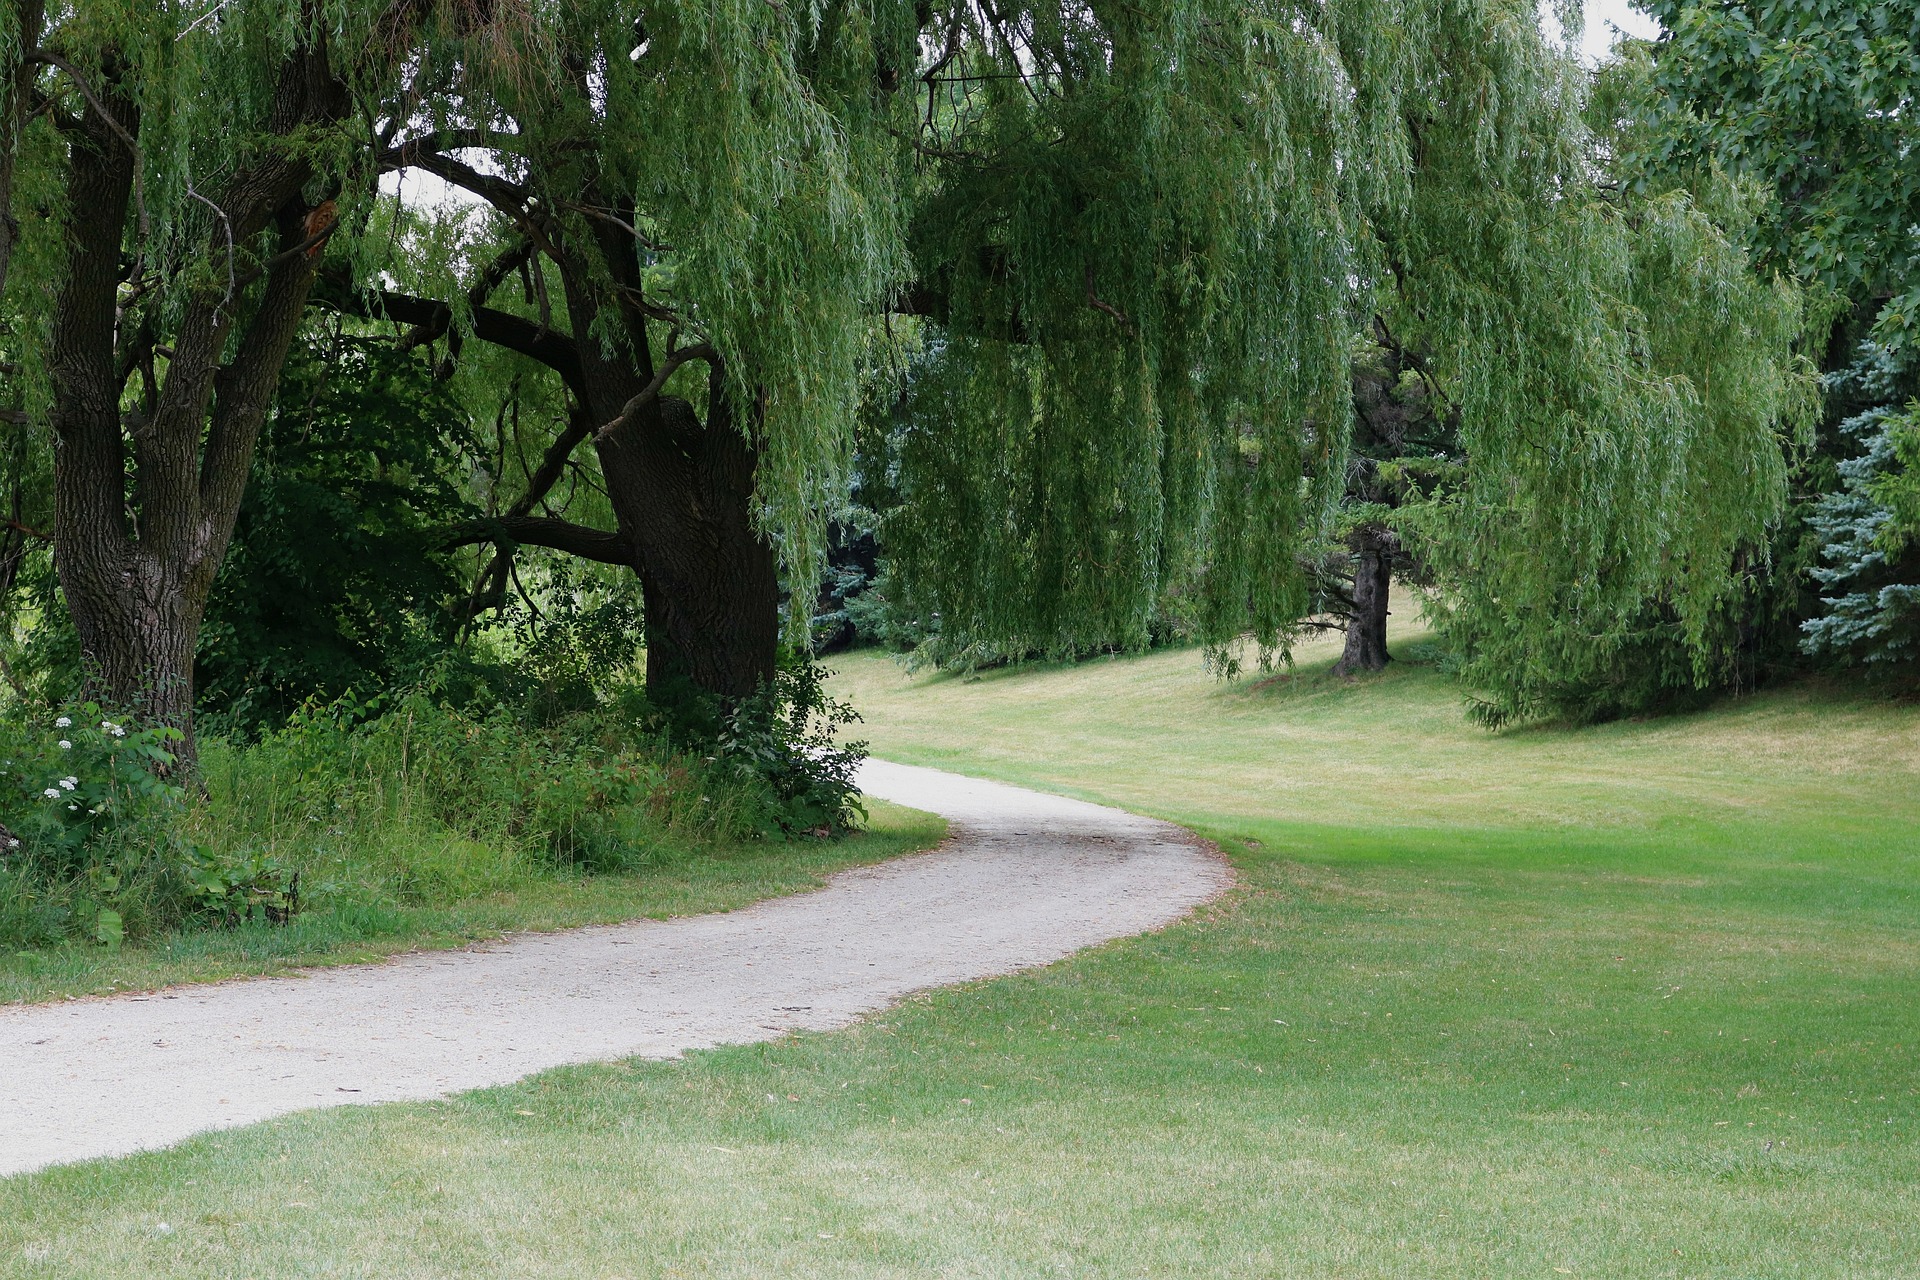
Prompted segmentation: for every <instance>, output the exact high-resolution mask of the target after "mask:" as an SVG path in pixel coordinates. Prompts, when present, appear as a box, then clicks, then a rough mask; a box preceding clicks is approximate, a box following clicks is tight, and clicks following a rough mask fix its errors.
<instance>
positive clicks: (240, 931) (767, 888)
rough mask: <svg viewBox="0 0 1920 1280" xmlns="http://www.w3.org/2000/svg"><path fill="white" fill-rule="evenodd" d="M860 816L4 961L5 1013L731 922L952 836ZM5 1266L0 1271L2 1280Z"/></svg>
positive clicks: (930, 825)
mask: <svg viewBox="0 0 1920 1280" xmlns="http://www.w3.org/2000/svg"><path fill="white" fill-rule="evenodd" d="M868 807H869V808H870V809H871V810H872V815H871V821H870V822H869V823H868V829H867V830H866V831H863V832H860V833H859V834H857V835H854V836H850V837H848V838H846V839H843V840H833V841H824V840H822V841H816V840H796V841H792V842H782V841H753V842H744V843H739V844H726V843H715V844H710V845H705V846H701V847H699V848H697V849H696V848H690V849H688V850H687V851H686V852H685V853H684V855H683V856H680V857H667V858H663V859H661V860H660V861H659V862H657V863H656V864H655V865H653V866H650V867H648V868H647V869H645V870H643V871H638V872H635V873H633V874H630V875H600V876H581V875H576V876H567V875H559V874H548V875H544V876H536V875H531V874H522V875H519V876H517V877H515V879H514V883H513V885H512V887H511V888H507V889H502V890H500V891H497V892H493V893H488V894H484V895H479V896H473V897H467V898H461V899H457V900H455V901H451V902H443V903H430V904H425V905H417V906H402V905H392V904H381V905H366V904H352V903H350V904H347V905H344V906H337V907H329V908H324V909H320V910H315V911H310V912H307V913H304V914H302V915H300V916H298V917H296V918H295V919H294V921H293V922H292V923H291V924H289V925H287V926H284V927H276V926H273V925H269V924H264V923H258V924H247V925H243V926H241V927H239V928H235V929H195V930H191V931H185V932H180V933H175V934H172V935H169V936H167V937H164V938H162V939H160V940H158V941H157V942H155V943H154V944H153V945H150V946H140V947H131V946H130V947H127V948H125V949H123V950H119V951H108V950H106V949H104V948H102V947H98V946H92V945H85V944H76V945H73V946H66V947H59V948H55V949H49V950H37V951H17V952H0V1004H7V1003H18V1002H21V1001H36V1000H54V999H59V998H61V997H64V996H78V995H106V994H110V993H112V992H115V991H144V990H149V989H151V988H154V987H160V986H167V985H171V984H174V983H182V982H213V981H218V980H220V979H222V978H233V977H242V976H250V975H258V974H268V973H278V972H284V971H286V970H288V969H294V968H299V967H302V966H307V965H326V964H353V963H358V962H361V961H367V960H378V959H381V958H383V957H386V956H390V955H395V954H397V953H399V952H402V951H421V950H436V949H440V948H445V947H460V946H466V945H467V944H469V943H472V942H476V941H479V940H481V939H483V938H495V937H499V936H500V935H501V934H503V933H510V932H515V931H520V930H545V929H571V928H576V927H578V926H581V925H589V924H614V923H617V922H619V921H622V920H639V919H648V918H651V919H664V918H666V917H667V916H679V915H692V914H695V913H698V912H703V911H729V910H732V909H733V908H736V907H742V906H745V905H747V904H748V903H750V902H757V901H759V900H761V899H763V898H773V897H779V896H781V895H783V894H790V893H799V892H801V891H802V890H806V889H812V888H815V887H817V886H818V885H820V884H822V883H823V882H824V881H825V880H826V878H827V877H828V876H829V875H831V874H833V873H834V872H836V871H840V870H842V869H844V868H846V867H850V866H858V865H860V864H862V863H869V862H878V861H881V860H883V859H886V858H893V857H898V856H899V855H900V854H902V853H910V852H913V851H914V850H917V849H924V848H927V847H928V846H930V845H932V844H934V843H935V842H936V841H938V840H939V839H940V837H941V835H943V834H944V833H945V830H946V826H945V824H944V823H942V822H939V821H938V820H935V819H932V818H931V817H930V816H929V815H927V814H924V813H920V812H918V811H916V810H913V809H903V808H901V807H900V806H898V805H890V804H886V803H884V802H882V803H873V804H870V805H869V806H868ZM4 1140H5V1135H4V1134H0V1141H4ZM4 1265H5V1259H4V1258H3V1257H0V1275H4V1274H6V1273H5V1271H4Z"/></svg>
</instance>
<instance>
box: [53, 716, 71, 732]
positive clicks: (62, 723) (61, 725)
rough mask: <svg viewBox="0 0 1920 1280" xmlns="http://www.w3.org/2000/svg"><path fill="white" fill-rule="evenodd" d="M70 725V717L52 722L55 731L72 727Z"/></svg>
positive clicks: (63, 717)
mask: <svg viewBox="0 0 1920 1280" xmlns="http://www.w3.org/2000/svg"><path fill="white" fill-rule="evenodd" d="M72 724H73V720H72V718H71V717H69V716H61V717H60V718H59V719H58V720H55V721H54V722H53V727H54V728H56V729H65V728H69V727H70V726H72Z"/></svg>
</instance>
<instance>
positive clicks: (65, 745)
mask: <svg viewBox="0 0 1920 1280" xmlns="http://www.w3.org/2000/svg"><path fill="white" fill-rule="evenodd" d="M60 749H61V750H62V751H71V750H73V744H72V743H71V742H68V741H67V740H66V739H65V738H62V739H60Z"/></svg>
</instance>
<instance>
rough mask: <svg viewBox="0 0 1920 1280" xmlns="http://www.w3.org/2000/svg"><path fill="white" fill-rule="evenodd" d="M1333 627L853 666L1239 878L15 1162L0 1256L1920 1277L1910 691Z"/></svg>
mask: <svg viewBox="0 0 1920 1280" xmlns="http://www.w3.org/2000/svg"><path fill="white" fill-rule="evenodd" d="M1331 656H1332V654H1331V652H1330V650H1329V649H1328V648H1326V647H1316V648H1313V649H1310V650H1308V651H1306V652H1305V653H1303V655H1302V657H1303V661H1302V665H1301V667H1300V668H1299V669H1298V670H1297V671H1296V672H1295V673H1293V674H1292V675H1290V676H1288V677H1285V678H1281V679H1275V680H1268V681H1260V680H1253V679H1249V680H1244V681H1242V682H1240V683H1238V684H1236V685H1233V686H1221V685H1218V684H1216V683H1214V682H1212V681H1211V680H1209V679H1208V678H1207V676H1206V675H1205V673H1204V672H1203V671H1202V670H1201V668H1200V663H1199V657H1198V655H1197V654H1195V653H1191V652H1188V653H1163V654H1156V655H1150V656H1147V657H1141V658H1129V659H1117V660H1112V661H1101V662H1096V663H1093V664H1089V665H1087V666H1083V667H1079V668H1073V669H1039V670H1026V671H1014V672H1000V673H990V674H987V675H985V676H983V677H981V678H979V679H977V680H969V679H952V678H944V677H916V678H907V677H904V676H902V675H901V674H900V673H899V672H898V670H897V669H896V668H894V667H893V666H891V664H889V663H888V662H887V661H886V660H884V659H882V658H878V657H871V656H857V657H851V658H844V659H840V660H838V663H837V665H839V666H840V668H841V670H842V675H841V678H840V688H841V690H842V691H843V692H848V693H851V694H852V695H853V696H854V697H855V698H856V700H857V702H858V704H859V705H860V706H861V708H862V709H863V710H864V712H865V713H866V716H867V726H866V731H867V733H868V735H869V736H870V737H871V738H872V740H873V743H874V747H875V750H876V752H877V753H879V754H881V755H884V756H887V757H890V758H893V759H898V760H904V761H909V762H917V763H927V764H936V765H943V766H947V767H953V768H959V769H964V770H967V771H969V772H974V773H978V774H982V775H986V776H994V777H1001V778H1006V779H1009V780H1012V781H1016V782H1022V783H1026V784H1029V785H1037V786H1044V787H1048V788H1051V789H1055V790H1060V791H1064V792H1069V793H1072V794H1076V795H1083V796H1088V797H1092V798H1098V799H1105V800H1109V801H1112V802H1114V803H1118V804H1123V805H1126V806H1127V807H1130V808H1135V809H1139V810H1141V811H1145V812H1151V813H1157V814H1161V815H1165V816H1168V817H1173V818H1176V819H1178V820H1180V821H1183V822H1187V823H1189V824H1191V825H1193V826H1195V827H1196V828H1198V829H1200V830H1202V831H1203V832H1206V833H1207V834H1209V835H1212V836H1214V837H1215V838H1217V839H1219V840H1220V841H1221V843H1222V845H1223V847H1224V848H1225V849H1226V850H1227V852H1228V853H1229V854H1230V856H1231V857H1232V858H1233V860H1234V863H1235V865H1236V866H1237V867H1238V869H1239V872H1240V875H1241V878H1242V884H1241V887H1240V888H1239V889H1238V890H1237V891H1236V892H1235V893H1233V894H1232V895H1231V896H1230V897H1229V898H1228V899H1226V900H1224V901H1223V902H1221V903H1220V904H1217V905H1216V906H1215V907H1213V908H1211V909H1209V910H1207V911H1206V912H1204V913H1203V914H1202V915H1201V916H1200V917H1198V918H1196V919H1193V920H1191V921H1189V922H1187V923H1184V924H1181V925H1177V926H1175V927H1173V928H1170V929H1167V930H1165V931H1162V932H1160V933H1158V934H1154V935H1150V936H1147V937H1144V938H1140V939H1135V940H1131V941H1125V942H1120V943H1115V944H1113V945H1110V946H1107V947H1103V948H1099V949H1097V950H1095V951H1092V952H1089V953H1086V954H1084V955H1082V956H1080V957H1078V958H1076V959H1074V960H1071V961H1068V962H1065V963H1062V964H1058V965H1055V966H1052V967H1050V968H1048V969H1046V970H1042V971H1038V972H1035V973H1031V974H1026V975H1021V976H1017V977H1013V978H1007V979H1000V980H996V981H993V982H988V983H982V984H977V985H973V986H969V987H965V988H959V989H954V990H950V991H943V992H937V993H933V994H931V995H928V996H925V997H922V998H919V999H916V1000H913V1001H910V1002H908V1003H907V1004H905V1005H903V1006H902V1007H901V1008H899V1009H898V1010H896V1011H894V1012H892V1013H890V1014H888V1015H886V1016H883V1017H880V1018H876V1019H874V1020H872V1021H870V1022H868V1023H867V1024H865V1025H863V1026H860V1027H857V1028H855V1029H853V1030H850V1031H846V1032H840V1033H835V1034H828V1035H809V1036H799V1037H790V1038H787V1039H784V1040H781V1041H779V1042H777V1043H774V1044H770V1045H765V1046H752V1047H743V1048H736V1049H726V1050H718V1051H713V1052H707V1053H700V1054H696V1055H693V1056H692V1057H691V1058H689V1059H688V1060H686V1061H683V1062H675V1063H638V1062H636V1063H628V1064H620V1065H615V1066H607V1067H592V1068H571V1069H566V1070H562V1071H556V1072H551V1073H548V1074H546V1075H543V1076H539V1077H536V1078H534V1079H532V1080H529V1081H527V1082H524V1083H522V1084H520V1085H517V1086H513V1087H510V1088H504V1089H495V1090H488V1091H483V1092H479V1093H474V1094H469V1095H465V1096H462V1097H459V1098H455V1099H452V1100H449V1101H446V1102H443V1103H438V1104H425V1105H410V1106H394V1107H383V1108H370V1109H364V1110H361V1109H352V1110H345V1111H335V1112H327V1113H316V1114H309V1115H305V1116H296V1117H290V1118H288V1119H285V1120H282V1121H278V1122H274V1123H270V1124H265V1125H259V1126H255V1127H253V1128H250V1129H246V1130H242V1131H236V1132H233V1133H228V1134H217V1135H211V1136H209V1137H206V1138H203V1139H200V1140H197V1141H194V1142H191V1143H189V1144H187V1145H185V1146H183V1147H181V1148H178V1149H176V1150H173V1151H170V1152H165V1153H158V1154H153V1155H146V1156H139V1157H134V1158H131V1159H126V1160H117V1161H101V1162H95V1163H92V1164H87V1165H82V1166H77V1167H72V1168H66V1169H59V1170H53V1171H49V1172H47V1173H43V1174H40V1175H35V1176H31V1177H25V1178H17V1179H12V1180H7V1181H4V1182H0V1274H5V1275H9V1276H11V1275H22V1276H94V1275H128V1274H132V1275H168V1276H173V1275H181V1276H207V1277H228V1276H238V1275H246V1276H262V1277H265V1276H378V1277H427V1276H433V1277H440V1276H446V1277H455V1276H461V1277H464V1276H486V1277H495V1276H497V1277H523V1276H538V1277H548V1276H551V1277H587V1276H592V1277H608V1276H632V1277H638V1276H728V1277H731V1276H788V1275H792V1276H848V1277H853V1276H862V1277H864V1276H901V1277H905V1276H929V1275H936V1276H949V1277H1002V1276H1008V1277H1012V1276H1047V1275H1061V1276H1116V1277H1118V1276H1128V1277H1132V1276H1167V1275H1181V1276H1316V1277H1318V1276H1326V1277H1336V1276H1337V1277H1372V1276H1405V1277H1430V1276H1458V1277H1488V1276H1541V1277H1554V1276H1559V1275H1580V1276H1606V1277H1642V1276H1648V1277H1667V1276H1672V1277H1699V1276H1716V1277H1776V1276H1777V1277H1789V1276H1791V1277H1803V1276H1835V1277H1841V1276H1845V1277H1895V1276H1901V1277H1911V1276H1915V1275H1920V786H1916V781H1920V779H1917V778H1916V774H1917V773H1920V713H1917V712H1916V711H1915V710H1913V709H1911V708H1889V707H1883V706H1876V705H1872V704H1868V703H1863V702H1855V701H1848V700H1845V699H1841V698H1837V697H1833V696H1829V695H1826V694H1822V693H1820V692H1818V691H1812V690H1804V689H1803V690H1791V691H1785V692H1780V693H1774V694H1769V695H1766V696H1763V697H1757V698H1753V699H1748V700H1745V701H1741V702H1738V703H1734V704H1731V705H1729V706H1726V707H1723V708H1720V709H1718V710H1715V711H1712V712H1709V713H1703V714H1700V715H1695V716H1689V717H1685V718H1681V719H1676V720H1670V721H1659V722H1651V723H1641V724H1618V725H1611V726H1606V727H1602V728H1599V729H1591V730H1581V731H1566V730H1541V729H1535V730H1528V731H1523V732H1513V733H1507V734H1502V735H1489V734H1486V733H1484V732H1482V731H1480V730H1476V729H1474V728H1472V727H1470V726H1468V725H1467V724H1465V723H1464V721H1463V720H1462V719H1461V715H1460V702H1459V695H1458V692H1457V691H1456V690H1455V689H1454V688H1452V687H1451V686H1450V685H1448V684H1447V683H1446V682H1445V681H1444V680H1442V679H1441V678H1439V677H1438V676H1436V675H1435V674H1433V673H1432V672H1430V671H1427V670H1424V669H1420V668H1414V667H1406V666H1403V667H1399V668H1396V669H1394V670H1392V671H1390V672H1389V673H1388V674H1387V675H1385V676H1384V677H1382V678H1379V679H1377V680H1370V681H1363V682H1360V683H1357V684H1354V685H1346V684H1343V683H1341V682H1338V681H1334V680H1332V679H1330V678H1329V677H1328V676H1327V675H1326V674H1325V668H1326V666H1327V665H1328V663H1329V661H1330V659H1331Z"/></svg>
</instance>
